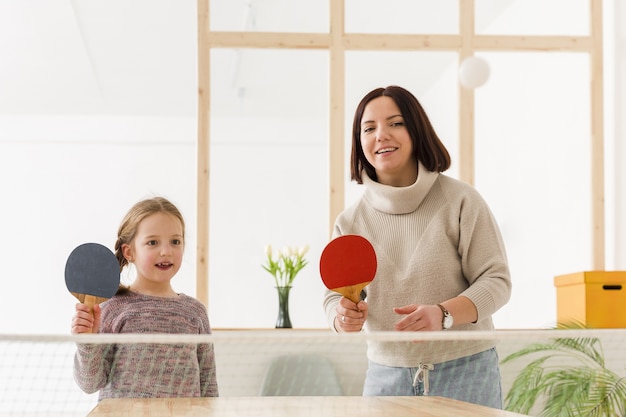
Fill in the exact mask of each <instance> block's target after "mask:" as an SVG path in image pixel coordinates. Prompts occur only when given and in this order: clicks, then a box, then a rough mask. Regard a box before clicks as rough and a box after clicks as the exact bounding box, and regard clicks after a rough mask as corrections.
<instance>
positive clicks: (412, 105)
mask: <svg viewBox="0 0 626 417" xmlns="http://www.w3.org/2000/svg"><path fill="white" fill-rule="evenodd" d="M383 96H384V97H391V98H392V99H393V101H394V102H395V103H396V105H397V106H398V108H399V109H400V113H401V114H402V117H403V118H404V124H405V126H406V129H407V131H408V132H409V136H410V137H411V141H412V142H413V155H414V156H415V160H417V161H420V162H421V163H422V165H424V167H425V168H426V169H427V170H429V171H433V172H443V171H445V170H447V169H448V168H450V154H449V153H448V150H447V149H446V147H445V146H444V145H443V143H442V142H441V140H440V139H439V136H437V133H435V129H433V127H432V125H431V124H430V120H428V116H427V115H426V112H425V111H424V109H423V108H422V105H421V104H420V103H419V101H418V100H417V98H415V96H414V95H413V94H411V93H410V92H409V91H407V90H406V89H404V88H402V87H398V86H396V85H391V86H389V87H386V88H382V87H381V88H377V89H375V90H372V91H370V92H369V93H367V94H366V95H365V97H363V99H362V100H361V102H360V103H359V105H358V106H357V108H356V112H355V113H354V122H353V124H352V154H351V157H350V174H351V179H352V180H354V181H356V182H357V183H358V184H363V179H362V174H363V170H365V172H366V173H367V175H368V176H369V177H370V178H371V179H373V180H375V181H376V180H377V177H376V170H375V169H374V167H373V166H372V165H371V164H370V163H369V162H368V161H367V159H366V158H365V154H364V153H363V147H362V146H361V121H362V119H363V112H364V111H365V107H366V106H367V104H368V103H369V102H370V101H372V100H373V99H375V98H378V97H383Z"/></svg>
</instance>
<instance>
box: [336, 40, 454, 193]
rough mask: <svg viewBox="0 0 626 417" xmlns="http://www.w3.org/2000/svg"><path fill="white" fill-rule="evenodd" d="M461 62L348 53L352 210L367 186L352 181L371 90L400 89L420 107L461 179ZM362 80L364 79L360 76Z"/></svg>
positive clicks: (450, 57)
mask: <svg viewBox="0 0 626 417" xmlns="http://www.w3.org/2000/svg"><path fill="white" fill-rule="evenodd" d="M457 62H458V56H457V54H456V53H452V52H379V51H375V52H371V51H368V52H363V51H353V52H347V53H346V74H354V75H355V76H347V77H346V112H345V114H346V134H345V138H346V143H345V155H346V162H345V164H346V185H345V187H346V198H345V202H346V205H349V204H351V203H352V202H354V201H356V199H357V198H358V197H359V196H360V195H361V192H362V189H363V186H361V185H358V184H356V183H355V182H352V181H350V163H349V158H350V150H351V137H352V119H353V116H354V111H355V110H356V107H357V105H358V104H359V101H360V100H361V99H362V98H363V96H365V94H367V93H368V92H370V91H371V90H373V89H375V88H378V87H386V86H388V85H399V86H401V87H404V88H406V89H407V90H409V91H411V92H412V93H413V95H415V97H417V99H418V100H419V101H420V103H421V104H422V107H424V110H426V113H427V114H428V117H429V118H430V121H431V123H432V125H433V127H434V129H435V131H436V132H437V134H438V135H439V137H440V138H441V140H442V141H443V143H444V144H445V146H446V147H447V148H448V152H450V156H451V158H452V166H451V167H450V169H449V170H448V171H446V172H447V173H448V174H449V175H450V176H452V177H455V178H456V177H458V162H459V161H458V148H459V147H458V141H459V140H458V137H459V133H458V132H459V116H458V87H457V85H458V83H457V81H456V76H457V75H456V74H457ZM357 74H358V76H357Z"/></svg>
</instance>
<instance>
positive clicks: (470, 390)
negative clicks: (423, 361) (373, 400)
mask: <svg viewBox="0 0 626 417" xmlns="http://www.w3.org/2000/svg"><path fill="white" fill-rule="evenodd" d="M498 363H499V359H498V353H497V352H496V349H495V348H491V349H489V350H486V351H484V352H480V353H477V354H474V355H470V356H466V357H463V358H459V359H455V360H451V361H448V362H442V363H438V364H435V365H434V369H433V370H431V371H428V386H429V387H428V388H429V392H428V395H431V396H440V397H447V398H453V399H456V400H460V401H466V402H469V403H473V404H480V405H485V406H487V407H492V408H497V409H502V385H501V379H500V367H499V365H498ZM418 372H419V369H418V368H396V367H392V366H384V365H380V364H377V363H374V362H372V361H369V367H368V369H367V375H366V376H365V385H364V386H363V395H364V396H397V395H398V396H403V395H404V396H413V395H424V383H425V381H424V380H423V378H417V379H418V380H417V383H416V385H415V386H413V382H414V380H415V379H416V378H415V376H416V373H418Z"/></svg>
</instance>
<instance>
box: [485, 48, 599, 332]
mask: <svg viewBox="0 0 626 417" xmlns="http://www.w3.org/2000/svg"><path fill="white" fill-rule="evenodd" d="M480 56H482V57H484V58H485V59H486V60H487V61H488V62H489V64H490V67H491V77H490V79H489V81H488V82H487V83H486V84H485V85H484V86H482V87H480V88H478V89H477V90H476V94H475V98H476V147H475V153H476V187H477V189H478V190H479V191H480V192H481V193H482V194H483V196H484V197H485V198H486V200H487V201H488V203H489V204H490V206H491V208H492V210H493V211H494V213H495V216H496V219H497V220H498V222H499V224H500V226H501V229H502V233H503V236H504V240H505V242H506V245H507V252H508V255H509V262H510V266H511V274H512V277H513V285H514V291H513V295H512V299H511V301H510V302H509V304H507V305H506V306H505V307H504V308H503V310H501V311H500V312H498V313H497V314H496V316H495V319H496V320H497V319H498V317H501V318H504V317H506V319H505V320H506V323H507V327H526V328H528V327H546V326H553V325H555V323H554V321H555V320H556V317H555V311H554V307H553V306H554V303H555V299H556V298H555V297H556V289H555V287H554V283H553V279H554V276H555V275H561V274H566V273H571V272H577V271H586V270H589V269H590V268H591V267H592V259H591V254H592V251H591V232H592V222H591V221H592V219H591V205H590V204H589V201H590V199H591V182H590V177H591V165H590V164H591V157H590V149H591V145H590V143H591V139H590V136H591V135H590V132H591V128H590V110H589V103H590V91H589V80H590V74H589V68H590V64H589V57H588V55H587V54H574V53H539V52H536V53H485V54H480ZM516 282H517V283H519V284H516ZM528 300H533V308H527V306H528ZM519 311H525V313H524V314H523V315H519V314H513V312H519ZM496 324H497V323H496ZM496 327H497V326H496Z"/></svg>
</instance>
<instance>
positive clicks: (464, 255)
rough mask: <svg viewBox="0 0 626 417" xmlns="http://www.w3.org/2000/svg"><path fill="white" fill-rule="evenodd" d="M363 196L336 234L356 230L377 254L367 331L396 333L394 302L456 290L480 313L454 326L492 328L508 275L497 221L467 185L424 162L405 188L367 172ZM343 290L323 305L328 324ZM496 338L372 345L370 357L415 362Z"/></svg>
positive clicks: (440, 358) (432, 299) (467, 350)
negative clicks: (467, 321)
mask: <svg viewBox="0 0 626 417" xmlns="http://www.w3.org/2000/svg"><path fill="white" fill-rule="evenodd" d="M363 183H364V185H365V187H366V189H365V191H364V194H363V196H362V197H361V199H360V200H359V201H357V202H356V203H355V204H354V205H352V206H351V207H349V208H347V209H346V210H344V212H342V213H341V214H340V215H339V216H338V218H337V219H336V221H335V228H334V232H333V237H337V236H341V235H345V234H357V235H361V236H363V237H365V238H367V239H369V240H370V242H371V243H372V244H373V246H374V249H375V251H376V255H377V260H378V269H377V272H376V277H375V278H374V280H373V281H372V283H371V284H369V285H368V286H367V287H366V291H367V302H368V305H369V315H368V319H367V321H366V323H365V326H364V329H365V330H366V331H393V329H394V325H395V323H396V322H397V321H398V320H399V319H400V317H399V316H398V315H397V314H395V313H394V312H393V308H394V307H400V306H404V305H409V304H413V303H418V304H437V303H441V302H443V301H445V300H448V299H451V298H454V297H456V296H459V295H463V296H466V297H468V298H469V299H470V300H471V301H472V302H473V303H474V304H475V306H476V308H477V310H478V320H477V322H476V323H473V324H464V325H458V326H454V327H453V329H454V330H491V329H493V322H492V319H491V315H492V314H493V313H494V312H496V311H497V310H498V309H499V308H500V307H502V306H503V305H504V304H506V303H507V302H508V300H509V297H510V293H511V279H510V274H509V268H508V263H507V258H506V252H505V248H504V243H503V240H502V237H501V235H500V231H499V228H498V225H497V223H496V221H495V219H494V217H493V215H492V213H491V211H490V209H489V207H488V206H487V204H486V202H485V201H484V199H483V198H482V197H481V196H480V194H479V193H478V192H477V191H476V190H475V189H474V188H473V187H471V186H470V185H468V184H466V183H463V182H461V181H458V180H455V179H453V178H450V177H448V176H445V175H443V174H439V173H436V172H430V171H427V170H426V169H425V168H424V167H423V166H422V165H421V164H419V175H418V178H417V181H416V182H415V183H414V184H413V185H411V186H408V187H392V186H387V185H383V184H380V183H378V182H375V181H373V180H371V179H370V178H369V177H368V176H367V175H364V178H363ZM340 298H341V295H339V294H337V293H334V292H331V291H327V292H326V295H325V297H324V309H325V311H326V315H327V318H328V322H329V324H330V327H331V328H334V327H333V321H334V319H335V314H336V313H335V307H336V306H337V304H338V302H339V299H340ZM494 345H495V341H493V340H477V341H451V342H427V343H412V342H391V343H390V342H372V341H370V342H369V344H368V357H369V359H371V360H372V361H374V362H376V363H380V364H383V365H387V366H399V367H415V366H418V365H419V364H420V363H431V364H433V363H440V362H444V361H448V360H452V359H457V358H459V357H463V356H467V355H471V354H474V353H478V352H481V351H484V350H487V349H489V348H490V347H492V346H494Z"/></svg>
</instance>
